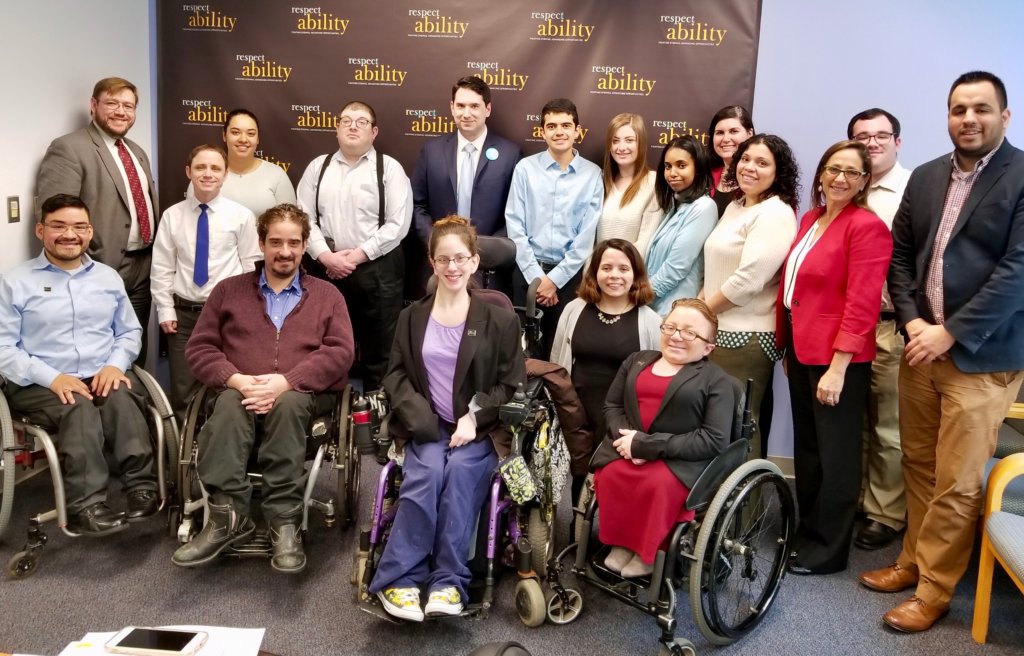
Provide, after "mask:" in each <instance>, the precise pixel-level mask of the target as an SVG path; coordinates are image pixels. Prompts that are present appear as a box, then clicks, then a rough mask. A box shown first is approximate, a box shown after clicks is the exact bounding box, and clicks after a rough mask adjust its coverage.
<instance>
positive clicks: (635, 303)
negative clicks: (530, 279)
mask: <svg viewBox="0 0 1024 656" xmlns="http://www.w3.org/2000/svg"><path fill="white" fill-rule="evenodd" d="M576 296H577V298H576V299H574V300H572V301H570V302H569V303H567V304H566V306H565V310H564V311H563V312H562V316H561V317H559V318H558V327H557V328H556V329H555V339H554V342H553V344H552V346H551V361H552V362H554V363H555V364H558V365H561V366H562V367H564V368H565V370H566V371H567V372H569V375H570V376H571V378H572V383H573V387H575V388H576V394H577V395H578V396H579V397H580V402H581V403H582V404H583V410H584V412H586V415H587V420H588V422H589V424H590V427H591V429H592V430H593V431H594V436H595V444H594V445H593V447H592V448H596V447H597V442H599V441H600V440H601V439H602V438H603V437H604V434H605V432H606V431H607V427H606V425H605V422H604V399H605V397H606V396H607V395H608V387H609V386H610V385H611V384H612V379H614V378H615V374H616V372H617V371H618V370H619V367H620V366H621V365H622V361H623V360H625V359H626V357H627V356H628V355H630V354H632V353H636V352H637V351H639V350H642V349H644V350H650V349H655V348H657V347H658V325H659V324H660V323H661V318H660V317H659V316H658V314H657V313H656V312H655V311H654V310H652V309H651V308H650V307H648V306H647V304H648V303H650V302H651V300H652V299H653V298H654V292H652V291H651V285H650V282H649V281H648V280H647V271H646V269H645V267H644V261H643V258H641V257H640V252H639V251H638V250H637V249H636V247H635V246H633V244H631V243H630V242H628V241H626V240H625V239H608V240H606V241H602V242H601V243H600V244H598V245H597V247H596V248H594V253H593V255H592V256H591V257H590V263H589V264H588V265H587V268H586V270H585V271H584V273H583V280H582V281H581V282H580V286H579V289H578V290H577V291H576ZM587 455H588V456H589V455H591V453H588V454H587ZM586 478H587V477H586V475H585V474H584V475H574V476H573V478H572V501H573V503H574V504H575V503H576V502H577V501H578V500H579V494H580V491H581V490H582V489H583V484H584V482H585V481H586Z"/></svg>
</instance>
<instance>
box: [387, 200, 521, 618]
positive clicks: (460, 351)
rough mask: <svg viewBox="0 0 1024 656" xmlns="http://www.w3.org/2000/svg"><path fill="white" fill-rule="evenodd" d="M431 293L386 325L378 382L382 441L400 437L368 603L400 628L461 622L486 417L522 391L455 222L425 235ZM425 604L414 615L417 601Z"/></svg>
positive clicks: (517, 368) (499, 321)
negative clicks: (385, 531)
mask: <svg viewBox="0 0 1024 656" xmlns="http://www.w3.org/2000/svg"><path fill="white" fill-rule="evenodd" d="M429 256H430V262H431V263H432V265H433V268H434V274H435V275H436V276H437V280H438V283H437V291H436V292H435V293H434V294H432V295H430V296H427V297H426V298H424V299H422V300H420V301H417V302H416V303H413V304H412V305H410V306H409V307H407V308H406V309H405V310H403V311H402V314H401V315H400V316H399V319H398V327H397V330H396V333H395V341H394V344H393V346H392V349H391V359H390V364H389V367H388V373H387V375H386V376H385V377H384V389H385V390H387V393H388V396H389V398H390V400H391V407H392V416H393V419H392V432H393V433H394V435H395V436H396V437H398V438H400V439H402V438H404V439H405V440H406V443H405V450H404V453H405V463H404V465H403V468H402V477H403V480H402V487H401V492H400V496H399V501H400V502H399V506H398V514H397V515H396V517H395V521H394V524H393V525H392V527H391V535H390V538H389V540H388V543H387V547H386V548H385V549H384V554H383V556H382V557H381V561H380V565H379V566H378V568H377V573H376V575H375V576H374V578H373V582H372V583H371V585H370V592H372V593H375V594H377V596H378V597H379V598H380V600H381V603H382V605H383V607H384V609H385V610H386V611H387V612H389V613H390V614H392V615H394V616H396V617H400V618H402V619H407V620H412V621H422V620H423V617H424V613H426V614H430V615H457V614H459V613H460V612H462V609H463V607H464V600H465V599H466V594H467V591H468V590H467V588H468V586H469V580H470V572H469V567H468V565H467V563H466V556H467V554H468V553H469V540H470V537H471V536H472V533H473V529H474V527H475V526H476V522H477V518H478V516H479V513H480V508H481V507H482V506H483V501H484V498H485V496H486V493H487V488H488V483H489V481H490V475H491V473H492V472H493V471H494V468H495V465H496V464H497V455H496V454H495V450H494V445H493V443H492V441H491V431H492V430H493V429H494V428H495V427H496V426H497V424H498V407H499V406H500V405H501V404H503V403H505V402H506V401H508V400H509V399H511V398H512V394H513V393H514V392H515V390H516V389H517V387H518V386H519V384H520V383H522V382H525V379H526V375H525V364H524V359H523V353H522V350H521V349H520V340H519V320H518V319H517V318H516V316H515V314H514V313H513V312H511V311H510V310H506V309H504V308H500V307H497V306H496V305H493V304H490V303H487V302H486V301H484V300H482V299H480V298H478V297H477V296H475V295H474V294H471V293H470V292H469V290H468V289H467V285H468V283H469V280H470V278H471V277H472V275H473V274H474V273H475V272H476V269H477V267H478V266H479V263H480V256H479V253H478V251H477V240H476V231H475V230H473V228H472V227H470V226H469V222H468V221H467V220H466V219H463V218H461V217H458V216H452V217H448V218H445V219H442V220H440V221H438V222H437V223H435V224H434V229H433V231H432V232H431V234H430V242H429ZM421 589H423V590H425V591H426V592H427V593H428V594H429V598H428V600H427V603H426V606H425V607H424V608H422V609H421V607H420V591H421Z"/></svg>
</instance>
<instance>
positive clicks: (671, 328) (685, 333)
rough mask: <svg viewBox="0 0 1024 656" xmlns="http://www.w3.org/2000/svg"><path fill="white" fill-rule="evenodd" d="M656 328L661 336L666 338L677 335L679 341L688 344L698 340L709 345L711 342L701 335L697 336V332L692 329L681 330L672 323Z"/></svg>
mask: <svg viewBox="0 0 1024 656" xmlns="http://www.w3.org/2000/svg"><path fill="white" fill-rule="evenodd" d="M658 328H659V329H660V330H661V334H662V335H665V336H666V337H672V336H673V335H675V334H676V333H679V337H680V338H681V339H685V340H686V341H688V342H692V341H693V340H695V339H699V340H700V341H702V342H707V343H708V344H710V343H711V340H710V339H708V338H707V337H704V336H703V335H699V334H697V331H696V330H694V329H693V328H681V327H679V326H677V325H675V324H674V323H663V324H661V325H660V326H658Z"/></svg>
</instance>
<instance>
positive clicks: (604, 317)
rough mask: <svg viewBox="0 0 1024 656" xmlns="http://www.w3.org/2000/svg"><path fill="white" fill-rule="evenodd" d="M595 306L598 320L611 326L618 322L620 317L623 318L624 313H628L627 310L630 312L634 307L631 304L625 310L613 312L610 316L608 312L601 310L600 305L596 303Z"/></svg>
mask: <svg viewBox="0 0 1024 656" xmlns="http://www.w3.org/2000/svg"><path fill="white" fill-rule="evenodd" d="M595 307H597V320H598V321H600V322H601V323H603V324H604V325H606V326H610V325H612V324H614V323H618V321H619V319H621V318H622V315H624V314H626V313H627V312H629V311H630V310H632V309H633V306H631V305H630V306H627V307H626V309H625V310H623V311H622V312H620V313H619V314H612V315H611V317H610V318H609V316H608V315H607V314H605V313H604V312H602V311H601V308H600V307H598V306H596V305H595Z"/></svg>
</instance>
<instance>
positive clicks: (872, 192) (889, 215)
mask: <svg viewBox="0 0 1024 656" xmlns="http://www.w3.org/2000/svg"><path fill="white" fill-rule="evenodd" d="M908 180H910V171H908V170H907V169H905V168H903V167H902V166H900V163H899V162H896V164H895V165H893V167H892V168H891V169H889V172H888V173H886V174H885V175H883V176H882V177H881V178H880V179H878V180H875V181H873V182H872V183H871V189H869V190H868V207H870V208H871V211H872V212H874V213H875V214H877V215H878V217H879V218H880V219H882V220H883V221H885V225H886V226H887V227H888V228H889V230H892V220H893V219H894V218H895V217H896V210H898V209H899V208H900V201H901V200H903V191H904V190H905V189H906V188H907V181H908ZM892 311H893V306H892V299H891V298H889V283H888V282H885V283H883V284H882V312H892Z"/></svg>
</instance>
